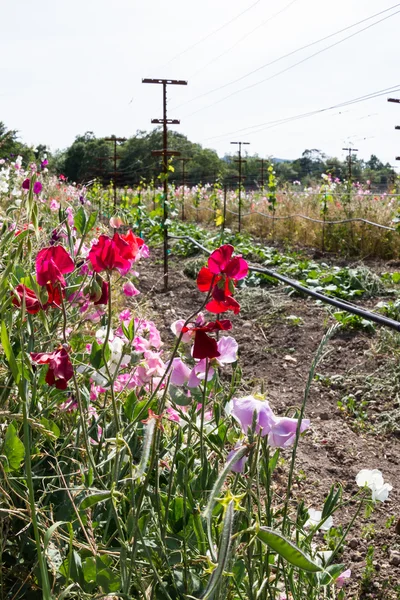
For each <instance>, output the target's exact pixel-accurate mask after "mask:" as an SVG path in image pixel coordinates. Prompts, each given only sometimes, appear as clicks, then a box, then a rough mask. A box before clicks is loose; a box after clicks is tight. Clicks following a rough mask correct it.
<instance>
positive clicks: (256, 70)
mask: <svg viewBox="0 0 400 600" xmlns="http://www.w3.org/2000/svg"><path fill="white" fill-rule="evenodd" d="M398 6H400V3H397V4H394V5H393V6H391V7H390V8H386V9H385V10H382V11H380V12H378V13H375V14H374V15H371V16H369V17H366V18H365V19H362V20H361V21H357V22H356V23H353V24H351V25H348V26H347V27H344V28H343V29H339V30H338V31H335V32H334V33H331V34H329V35H326V36H324V37H322V38H319V39H318V40H315V41H314V42H311V43H309V44H306V45H304V46H301V47H300V48H296V49H295V50H292V51H291V52H288V53H287V54H284V55H282V56H280V57H278V58H276V59H274V60H272V61H270V62H268V63H265V64H263V65H261V66H260V67H257V69H253V70H252V71H250V72H249V73H245V74H244V75H242V76H241V77H238V78H237V79H234V80H232V81H229V82H228V83H225V84H223V85H220V86H218V87H216V88H213V89H212V90H209V91H208V92H204V93H202V94H199V95H198V96H195V97H194V98H191V99H189V100H187V101H185V102H183V103H182V104H179V105H178V106H175V107H174V108H180V107H182V106H185V105H186V104H189V103H191V102H194V101H195V100H198V99H200V98H204V97H205V96H208V95H209V94H212V93H214V92H217V91H219V90H222V89H224V88H226V87H229V86H231V85H234V84H235V83H238V82H239V81H242V80H243V79H247V77H250V76H251V75H254V74H255V73H257V72H258V71H261V70H263V69H265V68H267V67H269V66H271V65H274V64H276V63H277V62H280V61H281V60H284V59H285V58H289V57H290V56H293V55H294V54H297V53H298V52H301V51H302V50H306V49H307V48H311V47H312V46H315V45H316V44H319V43H321V42H324V41H326V40H328V39H330V38H332V37H334V36H336V35H339V34H341V33H344V32H345V31H348V30H349V29H352V28H353V27H356V26H357V25H361V24H362V23H365V22H367V21H370V20H371V19H374V18H375V17H378V16H380V15H382V14H384V13H386V12H388V11H390V10H393V9H394V8H397V7H398ZM395 14H397V12H396V13H393V14H392V15H389V16H388V17H385V18H384V19H381V20H380V21H377V22H375V23H372V24H371V25H369V26H368V27H366V28H363V29H361V30H359V31H357V32H355V33H354V34H352V35H350V36H347V37H345V38H343V39H342V40H339V42H335V44H333V45H331V46H328V47H326V48H323V49H322V50H319V51H318V52H317V53H315V54H312V55H310V56H308V57H306V58H305V59H303V60H302V61H299V62H298V63H295V64H294V65H291V66H290V67H288V68H287V69H284V70H283V71H281V72H278V73H276V74H274V75H273V77H277V75H279V74H281V73H284V72H286V71H287V70H289V69H292V68H293V67H295V66H297V65H298V64H300V63H301V62H305V60H309V59H310V58H312V57H314V56H316V54H319V53H321V52H324V51H325V50H328V49H329V48H332V47H333V46H335V45H337V44H339V43H342V42H344V41H345V40H347V39H349V38H350V37H353V36H354V35H357V34H358V33H361V32H362V31H365V29H368V28H370V27H373V26H374V25H377V24H378V23H380V22H381V21H382V20H385V19H388V18H390V17H392V16H394V15H395ZM267 80H269V78H268V79H267ZM263 81H264V80H262V81H260V82H256V83H255V84H252V86H251V87H253V86H254V85H258V84H259V83H262V82H263ZM245 89H248V88H247V87H245V88H242V89H241V90H237V91H236V92H234V94H236V93H238V92H240V91H243V90H245ZM231 95H233V94H230V95H229V96H225V97H224V98H222V99H221V100H218V101H217V102H216V103H218V102H222V100H225V99H226V98H229V97H230V96H231ZM216 103H214V104H216ZM214 104H211V105H207V106H206V107H203V108H202V109H199V110H203V109H205V108H208V107H209V106H213V105H214ZM196 112H198V111H196ZM196 112H194V113H191V114H190V115H187V116H191V115H192V114H196Z"/></svg>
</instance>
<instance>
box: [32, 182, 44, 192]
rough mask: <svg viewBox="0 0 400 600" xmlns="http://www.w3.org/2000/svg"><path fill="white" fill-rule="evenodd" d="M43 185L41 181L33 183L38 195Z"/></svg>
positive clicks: (34, 190)
mask: <svg viewBox="0 0 400 600" xmlns="http://www.w3.org/2000/svg"><path fill="white" fill-rule="evenodd" d="M42 189H43V186H42V184H41V183H40V181H35V183H34V184H33V193H34V194H36V195H39V194H40V192H41V191H42Z"/></svg>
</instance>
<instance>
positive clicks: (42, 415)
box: [0, 158, 392, 600]
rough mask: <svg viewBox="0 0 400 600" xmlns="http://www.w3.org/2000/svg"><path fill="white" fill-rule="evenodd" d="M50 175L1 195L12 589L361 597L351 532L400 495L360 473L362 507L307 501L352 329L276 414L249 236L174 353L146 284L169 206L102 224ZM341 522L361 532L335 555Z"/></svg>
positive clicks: (87, 204) (212, 261) (370, 473)
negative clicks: (255, 312) (311, 445)
mask: <svg viewBox="0 0 400 600" xmlns="http://www.w3.org/2000/svg"><path fill="white" fill-rule="evenodd" d="M46 166H47V165H46V159H45V158H43V160H42V162H41V164H40V165H35V164H30V165H28V166H27V167H24V166H23V165H22V163H21V161H20V160H19V159H17V160H16V161H15V162H14V163H13V164H11V165H10V166H8V167H7V168H8V173H7V176H4V177H3V180H4V182H5V183H4V184H3V187H2V189H1V191H0V210H1V225H0V227H1V230H0V318H1V329H0V332H1V337H0V340H1V346H0V420H1V426H0V455H1V458H0V494H1V500H2V503H1V512H2V523H1V536H0V564H1V577H0V588H1V594H2V597H3V598H4V599H7V600H8V599H10V600H11V598H13V599H15V600H18V599H22V598H27V597H29V598H32V599H35V598H43V599H44V600H50V599H55V598H57V599H59V600H62V599H69V598H79V599H82V600H83V599H88V598H99V599H100V598H108V599H109V600H110V599H111V598H123V599H136V598H142V599H143V600H148V599H157V600H158V599H160V600H164V599H166V600H175V599H182V600H183V599H185V600H186V599H192V600H193V599H198V600H200V599H203V600H206V599H214V600H217V599H221V600H222V599H225V598H229V599H232V600H239V599H240V600H244V599H249V600H258V599H260V600H278V599H279V600H289V599H296V600H300V599H304V598H310V599H311V600H312V599H315V600H317V599H320V598H321V597H322V596H323V597H326V598H338V599H343V598H345V597H346V596H345V594H346V591H345V589H346V588H345V586H346V585H348V581H349V580H351V573H350V571H349V569H348V568H347V567H348V566H347V564H346V563H345V562H342V561H341V557H342V555H343V550H344V548H345V545H346V539H347V537H348V535H349V533H350V531H351V530H352V528H353V526H354V524H355V522H356V519H357V518H358V517H359V515H360V514H361V513H362V512H363V511H366V516H367V517H368V516H370V515H371V512H372V511H373V510H374V509H375V507H376V506H377V504H379V503H380V502H384V501H385V500H386V499H387V498H388V495H389V493H390V491H391V489H392V488H391V485H390V484H388V483H385V482H384V478H383V475H382V473H381V472H380V471H379V470H377V469H362V470H361V471H360V472H359V474H358V475H357V478H356V481H354V479H353V477H350V476H349V483H351V480H353V486H354V495H353V496H352V497H351V499H349V498H348V497H347V496H346V495H345V494H344V493H343V489H342V485H340V484H333V485H332V487H331V488H330V489H329V490H326V494H325V499H324V502H323V504H322V505H321V506H314V503H313V500H312V498H311V497H309V498H306V499H298V498H296V495H295V492H294V487H293V481H294V477H295V473H296V469H297V465H296V457H297V450H298V446H299V444H301V443H302V436H307V435H310V434H311V433H312V428H313V424H312V423H311V422H310V420H309V419H308V418H307V414H306V413H307V400H308V397H309V393H310V388H311V385H312V382H313V379H314V375H315V372H316V368H317V366H318V364H319V363H320V361H321V358H322V356H323V353H324V350H325V348H326V346H327V344H329V340H330V338H331V336H332V335H333V333H334V331H335V328H334V327H333V328H330V329H328V330H327V332H326V334H325V336H324V337H323V339H322V340H321V343H320V346H319V348H318V350H317V352H316V355H315V358H314V360H313V363H312V365H311V367H310V372H309V375H308V381H307V386H306V389H305V391H304V395H303V397H302V398H299V399H298V403H297V406H296V407H294V408H293V409H291V410H290V411H288V412H287V413H285V414H277V413H276V411H275V410H274V407H273V406H271V404H270V402H269V400H268V397H267V396H266V395H265V394H260V393H259V390H254V392H253V393H252V394H251V395H249V394H248V393H247V394H245V393H243V384H242V381H241V370H240V365H239V361H238V344H237V342H236V340H235V338H234V337H233V336H232V335H231V333H234V327H233V325H232V322H231V321H230V320H229V319H228V318H226V316H227V314H228V315H229V313H230V312H233V313H234V314H238V313H239V312H240V304H239V302H238V300H237V298H235V290H236V288H237V286H239V285H241V282H246V279H247V277H248V264H247V261H246V259H245V258H243V256H241V254H242V253H243V254H244V252H243V246H244V244H246V243H248V242H247V241H246V240H245V239H244V240H242V242H239V244H238V247H237V248H236V249H234V247H233V245H232V244H230V243H229V239H225V240H224V243H220V242H218V241H217V240H214V243H213V244H212V242H211V240H210V239H208V241H207V243H208V245H209V246H211V247H212V249H213V251H212V253H211V255H210V256H209V258H208V260H207V261H206V262H204V264H203V265H202V266H201V268H200V269H199V271H198V273H197V277H196V280H197V287H198V289H199V291H200V292H202V293H203V301H202V302H200V303H199V304H198V306H195V305H193V307H192V310H191V314H183V315H181V318H180V319H178V320H176V321H175V322H173V323H171V329H172V331H173V333H174V334H175V343H174V344H171V345H170V344H166V342H165V340H162V335H161V332H160V330H159V329H158V327H157V324H156V323H155V322H154V321H153V320H152V316H151V315H149V314H148V312H146V310H147V309H146V306H145V303H143V304H142V303H141V300H140V299H141V296H140V274H139V272H138V270H139V269H143V270H145V269H146V261H147V260H151V250H150V249H149V247H148V245H147V244H146V243H145V241H144V239H145V240H146V241H147V238H146V232H149V233H150V232H151V234H152V237H150V238H149V239H150V240H152V239H153V240H156V239H157V236H160V234H161V233H162V231H161V229H160V219H159V215H158V214H157V206H156V208H155V210H154V211H151V212H150V213H149V214H148V216H147V217H146V213H145V211H144V210H143V211H142V212H141V213H140V217H141V219H140V228H141V232H143V237H144V239H143V238H142V237H141V236H139V227H138V224H137V219H138V214H139V213H138V212H137V207H135V210H136V212H135V213H134V215H133V216H132V214H131V216H130V217H129V215H127V214H126V213H125V215H124V218H123V219H122V218H121V216H120V215H113V217H112V219H111V221H110V223H108V222H106V223H105V222H104V219H103V220H101V219H99V214H98V211H97V209H96V208H94V207H95V206H96V204H97V202H98V201H99V197H102V198H103V197H104V196H103V191H102V190H96V189H92V190H90V191H88V190H85V189H81V188H76V187H75V186H69V185H66V184H65V183H64V182H63V181H62V180H61V181H60V179H56V178H53V177H50V176H49V175H48V174H47V173H46ZM128 210H131V208H130V207H127V211H128ZM141 210H142V209H141ZM127 217H129V218H127ZM157 221H158V224H157ZM123 224H124V225H128V226H129V225H130V228H129V229H128V231H126V230H125V233H122V230H120V227H121V226H122V225H123ZM110 228H111V230H112V231H111V232H110ZM125 229H126V228H125ZM133 229H134V230H133ZM241 244H242V246H241ZM238 250H239V252H238ZM251 252H254V250H251ZM260 252H261V250H260ZM247 254H249V253H247ZM272 256H275V255H274V254H273V255H272ZM265 260H268V259H267V258H265ZM309 275H310V274H309V273H308V278H310V277H309ZM346 281H347V280H346ZM346 285H347V283H346ZM372 466H374V465H372ZM278 467H279V469H280V470H281V471H282V470H283V472H284V474H285V478H284V481H283V482H282V479H281V478H278V477H277V469H278ZM349 515H350V516H349ZM333 519H335V520H337V521H338V522H340V521H342V522H343V524H344V525H343V533H342V535H341V536H340V538H338V539H337V540H336V541H335V543H334V544H333V545H332V543H329V544H328V543H327V541H326V539H325V538H324V536H323V532H326V531H327V530H329V528H330V527H332V524H333Z"/></svg>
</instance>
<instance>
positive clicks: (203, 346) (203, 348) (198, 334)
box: [182, 319, 232, 359]
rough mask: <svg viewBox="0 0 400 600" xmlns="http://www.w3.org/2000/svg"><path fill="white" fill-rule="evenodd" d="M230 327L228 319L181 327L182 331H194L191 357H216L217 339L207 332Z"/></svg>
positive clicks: (226, 329) (217, 353) (225, 329)
mask: <svg viewBox="0 0 400 600" xmlns="http://www.w3.org/2000/svg"><path fill="white" fill-rule="evenodd" d="M229 329H232V323H231V322H230V321H229V320H228V319H223V320H222V321H211V322H210V323H207V325H203V326H198V327H195V326H193V327H183V328H182V332H183V333H186V332H187V331H194V332H195V336H194V346H193V358H199V359H202V358H216V357H217V356H220V352H218V345H217V340H214V338H211V337H210V336H208V335H207V333H211V332H213V331H228V330H229Z"/></svg>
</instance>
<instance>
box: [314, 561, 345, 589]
mask: <svg viewBox="0 0 400 600" xmlns="http://www.w3.org/2000/svg"><path fill="white" fill-rule="evenodd" d="M345 568H346V565H330V566H329V567H326V568H325V570H324V572H323V573H321V575H320V580H319V582H320V584H321V585H329V584H330V583H333V582H334V581H335V580H336V579H337V578H338V577H339V575H340V573H342V571H344V570H345Z"/></svg>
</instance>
